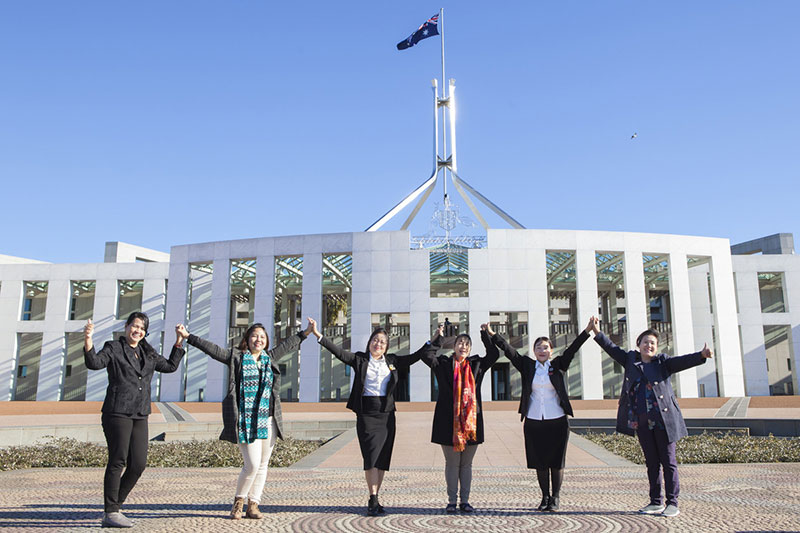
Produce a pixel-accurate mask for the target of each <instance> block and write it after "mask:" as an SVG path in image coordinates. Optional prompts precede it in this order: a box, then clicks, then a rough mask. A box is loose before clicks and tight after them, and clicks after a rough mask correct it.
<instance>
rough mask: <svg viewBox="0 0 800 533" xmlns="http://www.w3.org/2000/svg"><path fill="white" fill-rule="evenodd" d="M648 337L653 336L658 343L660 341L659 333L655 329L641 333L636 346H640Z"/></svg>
mask: <svg viewBox="0 0 800 533" xmlns="http://www.w3.org/2000/svg"><path fill="white" fill-rule="evenodd" d="M647 335H652V336H653V337H655V338H656V341H658V332H657V331H656V330H654V329H646V330H644V331H643V332H641V333H640V334H639V336H638V337H636V346H639V343H640V342H642V338H643V337H645V336H647Z"/></svg>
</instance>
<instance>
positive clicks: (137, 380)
mask: <svg viewBox="0 0 800 533" xmlns="http://www.w3.org/2000/svg"><path fill="white" fill-rule="evenodd" d="M149 326H150V320H149V319H148V318H147V315H146V314H144V313H139V312H136V313H131V315H130V316H129V317H128V320H127V321H126V322H125V336H124V337H120V338H119V339H117V340H115V341H108V342H106V343H105V345H103V347H102V348H101V349H100V351H99V352H97V351H95V349H94V342H93V341H92V335H93V333H94V324H92V321H91V320H89V321H88V322H87V323H86V326H85V327H84V328H83V361H84V363H85V364H86V368H88V369H90V370H100V369H102V368H105V369H106V372H107V373H108V389H107V390H106V399H105V401H104V402H103V408H102V411H103V416H102V422H103V433H104V434H105V436H106V443H107V444H108V464H107V466H106V473H105V476H104V477H103V499H104V502H103V511H104V512H103V522H102V525H103V527H133V522H131V521H130V520H129V519H128V518H127V517H126V516H125V515H124V514H122V513H121V512H120V507H121V506H122V504H123V503H125V499H126V498H127V497H128V494H129V493H130V492H131V489H133V487H134V485H136V482H137V481H138V480H139V477H140V476H141V475H142V472H144V469H145V466H147V445H148V431H147V417H148V415H149V414H150V380H151V379H152V378H153V372H156V371H158V372H164V373H169V372H175V370H177V369H178V364H179V363H180V361H181V358H182V357H183V354H184V353H185V351H184V350H183V348H182V347H181V344H182V341H183V339H182V338H181V336H180V335H178V338H177V340H176V341H175V344H174V345H173V346H172V351H171V352H170V355H169V360H167V359H164V358H163V357H162V356H160V355H159V354H158V353H156V351H155V350H154V349H153V347H152V346H150V344H149V343H148V342H147V341H146V340H145V336H146V335H147V328H148V327H149ZM176 331H177V328H176ZM123 468H124V469H125V473H124V474H123V473H122V470H123Z"/></svg>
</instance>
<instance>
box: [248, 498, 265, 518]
mask: <svg viewBox="0 0 800 533" xmlns="http://www.w3.org/2000/svg"><path fill="white" fill-rule="evenodd" d="M246 516H247V518H255V519H256V520H260V519H262V518H264V514H263V513H262V512H261V511H259V510H258V502H254V501H253V500H251V499H249V498H248V500H247V515H246Z"/></svg>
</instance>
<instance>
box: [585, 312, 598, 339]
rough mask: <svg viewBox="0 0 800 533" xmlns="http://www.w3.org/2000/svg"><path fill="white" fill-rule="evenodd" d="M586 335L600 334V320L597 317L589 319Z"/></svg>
mask: <svg viewBox="0 0 800 533" xmlns="http://www.w3.org/2000/svg"><path fill="white" fill-rule="evenodd" d="M585 331H586V333H594V334H595V335H597V334H598V333H600V319H599V318H597V317H596V316H593V317H592V318H590V319H589V324H588V325H587V326H586V330H585Z"/></svg>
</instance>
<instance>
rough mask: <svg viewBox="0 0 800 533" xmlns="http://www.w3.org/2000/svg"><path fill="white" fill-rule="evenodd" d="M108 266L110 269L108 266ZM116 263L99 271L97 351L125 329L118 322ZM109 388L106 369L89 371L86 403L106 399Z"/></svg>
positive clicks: (95, 306) (93, 320) (95, 316)
mask: <svg viewBox="0 0 800 533" xmlns="http://www.w3.org/2000/svg"><path fill="white" fill-rule="evenodd" d="M106 265H108V267H107V266H106ZM114 266H116V264H115V263H108V264H103V265H101V266H100V267H99V268H98V270H97V284H96V285H95V296H94V311H93V313H92V316H93V318H92V322H93V323H94V336H93V337H92V342H93V343H94V347H95V350H99V349H101V348H102V347H103V345H104V344H105V343H106V341H110V340H113V338H114V332H115V331H121V330H122V329H124V328H125V321H124V320H117V318H116V315H117V297H118V295H119V285H118V283H117V277H116V273H115V271H114V269H113V267H114ZM107 386H108V373H107V372H106V370H105V369H101V370H88V371H87V377H86V401H95V402H97V401H102V400H103V399H105V397H106V387H107Z"/></svg>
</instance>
